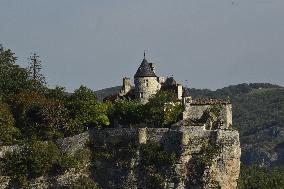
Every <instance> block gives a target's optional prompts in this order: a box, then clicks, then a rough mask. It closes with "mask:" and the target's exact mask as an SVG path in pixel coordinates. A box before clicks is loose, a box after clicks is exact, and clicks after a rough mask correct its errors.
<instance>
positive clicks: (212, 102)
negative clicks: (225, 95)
mask: <svg viewBox="0 0 284 189" xmlns="http://www.w3.org/2000/svg"><path fill="white" fill-rule="evenodd" d="M191 104H192V105H215V104H231V102H230V101H229V100H223V99H206V98H200V99H192V102H191Z"/></svg>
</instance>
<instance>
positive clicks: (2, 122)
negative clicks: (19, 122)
mask: <svg viewBox="0 0 284 189" xmlns="http://www.w3.org/2000/svg"><path fill="white" fill-rule="evenodd" d="M14 125H15V120H14V117H13V115H12V113H11V110H10V108H9V106H8V105H7V104H2V103H0V130H1V132H0V145H1V144H2V145H11V144H12V143H13V141H14V140H15V139H16V138H18V137H19V135H20V132H19V130H18V129H17V128H16V127H14Z"/></svg>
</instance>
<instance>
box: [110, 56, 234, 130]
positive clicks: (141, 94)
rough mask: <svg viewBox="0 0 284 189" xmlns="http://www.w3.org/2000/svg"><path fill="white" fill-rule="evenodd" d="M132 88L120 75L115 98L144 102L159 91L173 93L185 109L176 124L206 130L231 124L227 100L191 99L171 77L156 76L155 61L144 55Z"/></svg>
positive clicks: (230, 107) (129, 81) (128, 81)
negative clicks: (180, 120)
mask: <svg viewBox="0 0 284 189" xmlns="http://www.w3.org/2000/svg"><path fill="white" fill-rule="evenodd" d="M134 84H135V86H134V87H132V85H131V80H130V78H127V77H124V78H123V85H122V88H121V90H120V91H119V93H118V94H116V95H115V96H113V97H114V99H115V100H117V99H128V100H130V99H132V100H134V99H136V100H139V101H140V102H141V103H142V104H146V103H147V102H148V101H149V98H151V96H153V95H155V94H156V93H157V92H158V91H160V90H163V91H171V92H174V93H175V94H176V96H177V98H178V99H179V101H180V103H183V105H184V107H185V110H184V112H183V120H182V122H181V123H179V124H183V125H187V126H201V127H205V128H207V129H228V128H229V127H230V126H231V125H232V104H231V102H230V101H228V100H221V99H192V97H191V96H190V94H189V92H188V90H187V89H185V88H184V87H183V86H182V85H181V84H178V83H177V82H176V81H175V80H174V78H173V77H167V78H165V77H158V76H157V75H156V72H155V64H154V63H150V62H148V61H147V59H146V58H145V52H144V58H143V60H142V62H141V64H140V66H139V68H138V69H137V71H136V73H135V75H134Z"/></svg>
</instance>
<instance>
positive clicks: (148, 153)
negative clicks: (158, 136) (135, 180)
mask: <svg viewBox="0 0 284 189" xmlns="http://www.w3.org/2000/svg"><path fill="white" fill-rule="evenodd" d="M140 153H141V164H140V165H141V170H142V172H143V173H144V174H143V175H142V176H141V178H144V179H145V183H146V185H147V186H146V188H149V189H160V188H161V189H162V188H164V186H163V183H164V181H165V179H166V178H167V176H169V174H170V173H171V171H173V170H171V165H174V164H175V163H176V154H175V153H174V152H170V151H166V150H164V148H163V146H161V145H160V144H158V143H154V142H153V143H148V144H143V145H141V146H140Z"/></svg>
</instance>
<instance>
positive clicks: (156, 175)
mask: <svg viewBox="0 0 284 189" xmlns="http://www.w3.org/2000/svg"><path fill="white" fill-rule="evenodd" d="M58 145H59V146H60V147H61V148H62V149H64V150H65V151H67V152H70V153H74V152H75V151H77V150H80V149H82V148H86V147H87V146H88V147H89V148H90V149H91V151H92V152H93V155H92V158H91V159H90V162H89V164H90V165H86V166H89V168H87V169H88V171H87V172H84V171H82V172H81V173H80V171H77V172H74V173H73V172H72V170H70V171H69V172H68V173H65V174H64V175H62V176H58V177H56V178H48V177H46V178H39V179H37V180H39V181H37V180H35V182H34V183H33V186H32V188H52V187H54V186H57V187H67V188H68V186H70V184H71V183H72V182H74V181H75V180H76V179H78V178H79V177H80V174H82V175H86V174H88V176H89V177H90V178H92V179H93V180H94V181H96V182H97V183H98V184H99V185H100V186H101V187H102V188H106V189H114V188H128V189H138V188H139V189H144V188H145V189H146V188H147V189H149V188H165V189H166V188H167V189H168V188H173V189H187V188H196V189H197V188H222V189H234V188H236V187H237V179H238V176H239V172H240V155H241V149H240V143H239V134H238V132H237V131H233V130H221V129H218V130H206V129H205V127H200V126H189V127H184V126H181V127H176V128H172V129H167V128H136V129H130V128H122V129H104V130H97V131H89V132H86V133H83V134H81V135H77V136H74V137H69V138H65V139H61V140H58ZM153 146H154V147H153ZM150 147H151V148H152V149H154V151H152V152H150V153H149V149H150ZM147 150H148V151H147ZM172 155H174V156H172ZM172 157H174V158H172ZM155 158H158V159H155ZM163 162H164V163H163ZM85 169H86V168H85ZM66 175H68V176H66ZM3 179H4V178H3ZM37 182H40V184H39V183H37ZM3 183H4V185H2V188H5V187H3V186H5V185H7V178H6V179H5V182H4V181H3ZM0 188H1V187H0Z"/></svg>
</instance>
